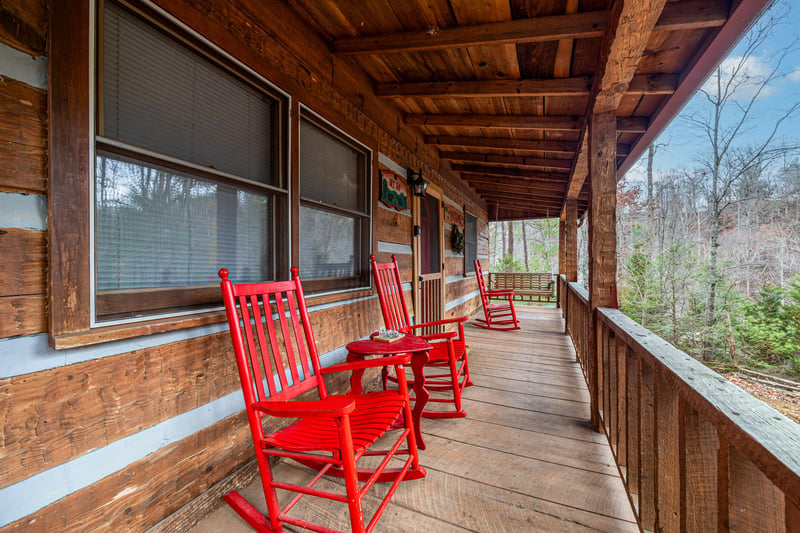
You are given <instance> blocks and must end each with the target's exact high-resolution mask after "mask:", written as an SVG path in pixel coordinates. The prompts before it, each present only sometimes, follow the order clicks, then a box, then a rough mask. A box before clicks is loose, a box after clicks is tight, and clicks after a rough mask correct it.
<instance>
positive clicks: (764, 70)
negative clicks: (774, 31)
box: [703, 56, 800, 101]
mask: <svg viewBox="0 0 800 533" xmlns="http://www.w3.org/2000/svg"><path fill="white" fill-rule="evenodd" d="M798 71H800V69H797V70H795V71H794V72H792V74H791V75H790V76H795V75H797V76H798V80H800V72H798ZM771 72H772V66H771V65H770V64H769V58H767V57H759V56H750V57H747V58H744V57H742V56H731V57H728V58H727V59H725V60H724V61H722V63H720V65H719V69H718V70H715V71H714V72H713V73H712V74H711V76H710V77H709V78H708V79H707V80H706V82H705V84H703V90H704V91H706V92H708V93H710V94H716V92H717V76H718V74H719V76H720V78H721V81H722V86H723V87H725V86H726V85H728V83H729V82H731V85H730V87H732V88H733V91H732V94H733V96H732V98H731V99H732V100H738V101H747V100H750V99H751V98H753V97H754V96H755V95H756V94H757V93H758V91H759V89H760V90H761V92H760V93H759V94H758V99H759V100H761V99H764V98H768V97H769V96H772V95H773V94H775V92H776V91H777V89H776V88H775V87H774V85H767V86H765V87H763V88H762V86H763V85H764V83H765V81H766V79H767V78H768V77H769V75H770V73H771ZM723 90H724V89H723Z"/></svg>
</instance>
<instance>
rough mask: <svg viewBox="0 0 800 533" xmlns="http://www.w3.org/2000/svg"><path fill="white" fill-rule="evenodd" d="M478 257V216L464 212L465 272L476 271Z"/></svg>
mask: <svg viewBox="0 0 800 533" xmlns="http://www.w3.org/2000/svg"><path fill="white" fill-rule="evenodd" d="M477 258H478V217H476V216H475V215H472V214H470V213H468V212H465V213H464V273H465V274H466V273H471V272H475V260H476V259H477Z"/></svg>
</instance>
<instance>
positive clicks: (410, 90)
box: [375, 76, 592, 98]
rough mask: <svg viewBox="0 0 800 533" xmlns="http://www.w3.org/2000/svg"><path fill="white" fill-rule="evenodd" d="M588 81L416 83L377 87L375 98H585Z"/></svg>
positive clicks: (381, 84) (590, 80)
mask: <svg viewBox="0 0 800 533" xmlns="http://www.w3.org/2000/svg"><path fill="white" fill-rule="evenodd" d="M591 88H592V78H591V77H589V76H581V77H576V78H563V79H547V78H542V79H528V80H485V81H419V82H408V83H379V84H378V85H377V86H376V87H375V95H376V96H378V97H380V98H401V97H402V98H454V97H462V98H470V97H473V98H477V97H482V98H487V97H503V96H588V95H589V94H591Z"/></svg>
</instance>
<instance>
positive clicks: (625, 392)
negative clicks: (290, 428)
mask: <svg viewBox="0 0 800 533" xmlns="http://www.w3.org/2000/svg"><path fill="white" fill-rule="evenodd" d="M560 283H561V287H562V290H564V291H565V292H566V294H565V301H566V302H567V305H566V308H564V307H562V309H564V311H563V312H564V314H565V319H566V322H567V327H568V330H569V332H570V335H571V336H572V339H573V342H574V344H575V347H576V352H577V355H578V358H579V360H580V361H581V364H582V365H583V368H584V372H586V371H587V368H591V367H587V366H586V364H587V359H588V352H589V350H588V349H587V348H586V343H587V340H588V338H589V332H588V327H589V323H590V321H589V304H588V301H587V299H586V296H587V294H586V291H585V289H584V288H583V287H581V286H579V285H578V284H577V283H569V284H568V286H567V285H566V284H565V279H564V277H563V276H561V277H560ZM597 317H598V318H597V328H598V332H597V338H598V351H599V365H598V367H597V369H596V370H597V372H598V374H599V375H598V376H597V381H598V383H599V384H600V388H601V390H600V391H598V392H599V398H598V400H597V403H598V405H599V406H600V408H601V411H600V421H601V428H602V429H603V431H604V432H605V433H606V436H607V437H608V441H609V444H610V445H611V450H612V452H613V453H614V456H615V458H616V462H617V465H618V466H619V470H620V473H621V475H622V478H623V481H624V483H625V487H626V489H627V491H628V494H629V497H630V499H631V503H632V504H633V509H634V511H635V512H636V514H637V520H638V521H639V525H640V527H641V528H642V529H644V530H649V531H715V530H719V531H723V530H725V531H727V530H731V531H733V530H737V531H798V530H800V515H799V514H798V512H797V511H798V508H800V457H798V455H797V443H798V442H800V426H798V425H797V424H795V423H794V422H793V421H791V420H790V419H788V418H787V417H785V416H784V415H782V414H780V413H778V412H777V411H775V410H774V409H772V408H771V407H769V406H767V405H766V404H764V403H763V402H761V401H760V400H757V399H755V398H754V397H752V396H750V395H749V394H748V393H746V392H745V391H743V390H742V389H740V388H738V387H737V386H736V385H734V384H732V383H730V382H729V381H728V380H726V379H725V378H724V377H722V376H719V375H718V374H716V373H715V372H714V371H712V370H710V369H708V368H706V367H705V366H703V365H702V364H701V363H699V362H698V361H695V360H694V359H692V358H691V357H690V356H688V355H687V354H685V353H684V352H681V351H680V350H678V349H677V348H675V347H674V346H672V345H670V344H669V343H668V342H667V341H665V340H663V339H661V338H660V337H658V336H656V335H654V334H652V333H650V332H649V331H647V330H646V329H645V328H643V327H642V326H640V325H639V324H637V323H635V322H634V321H632V320H631V319H629V318H628V317H626V316H625V315H624V314H622V313H621V312H620V311H618V310H616V309H610V308H598V309H597ZM587 381H588V379H587Z"/></svg>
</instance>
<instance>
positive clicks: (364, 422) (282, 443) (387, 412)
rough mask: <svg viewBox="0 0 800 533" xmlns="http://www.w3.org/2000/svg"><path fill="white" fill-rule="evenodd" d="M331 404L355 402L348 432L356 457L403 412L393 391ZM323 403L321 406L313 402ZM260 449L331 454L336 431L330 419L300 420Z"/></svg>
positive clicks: (336, 446)
mask: <svg viewBox="0 0 800 533" xmlns="http://www.w3.org/2000/svg"><path fill="white" fill-rule="evenodd" d="M328 398H329V399H330V400H331V401H332V402H331V403H338V402H339V400H341V399H350V400H352V401H354V402H355V409H354V410H353V412H352V413H350V430H351V433H352V436H353V450H354V452H355V453H360V452H362V451H363V450H365V449H367V448H368V447H369V446H370V445H372V444H374V443H375V442H376V441H377V440H378V439H379V438H381V437H382V436H383V435H384V433H386V429H387V428H388V427H390V426H392V425H393V424H394V423H395V422H396V421H397V419H398V417H399V416H400V413H401V412H402V410H403V406H404V402H405V400H404V398H403V396H402V395H401V394H400V393H399V392H398V391H397V390H387V391H382V392H377V393H372V394H369V395H359V394H354V395H333V394H332V395H330V396H328ZM315 403H324V402H315ZM261 442H262V443H263V445H264V446H274V447H276V448H280V449H282V450H288V451H294V452H312V451H324V452H333V451H336V450H339V449H340V448H341V442H339V428H338V426H337V425H336V419H335V418H332V417H309V418H303V419H301V420H299V421H297V422H295V423H294V424H292V425H290V426H289V427H287V428H284V429H282V430H280V431H276V432H275V433H272V434H270V435H268V436H267V437H265V438H264V439H263V440H262V441H261Z"/></svg>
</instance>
